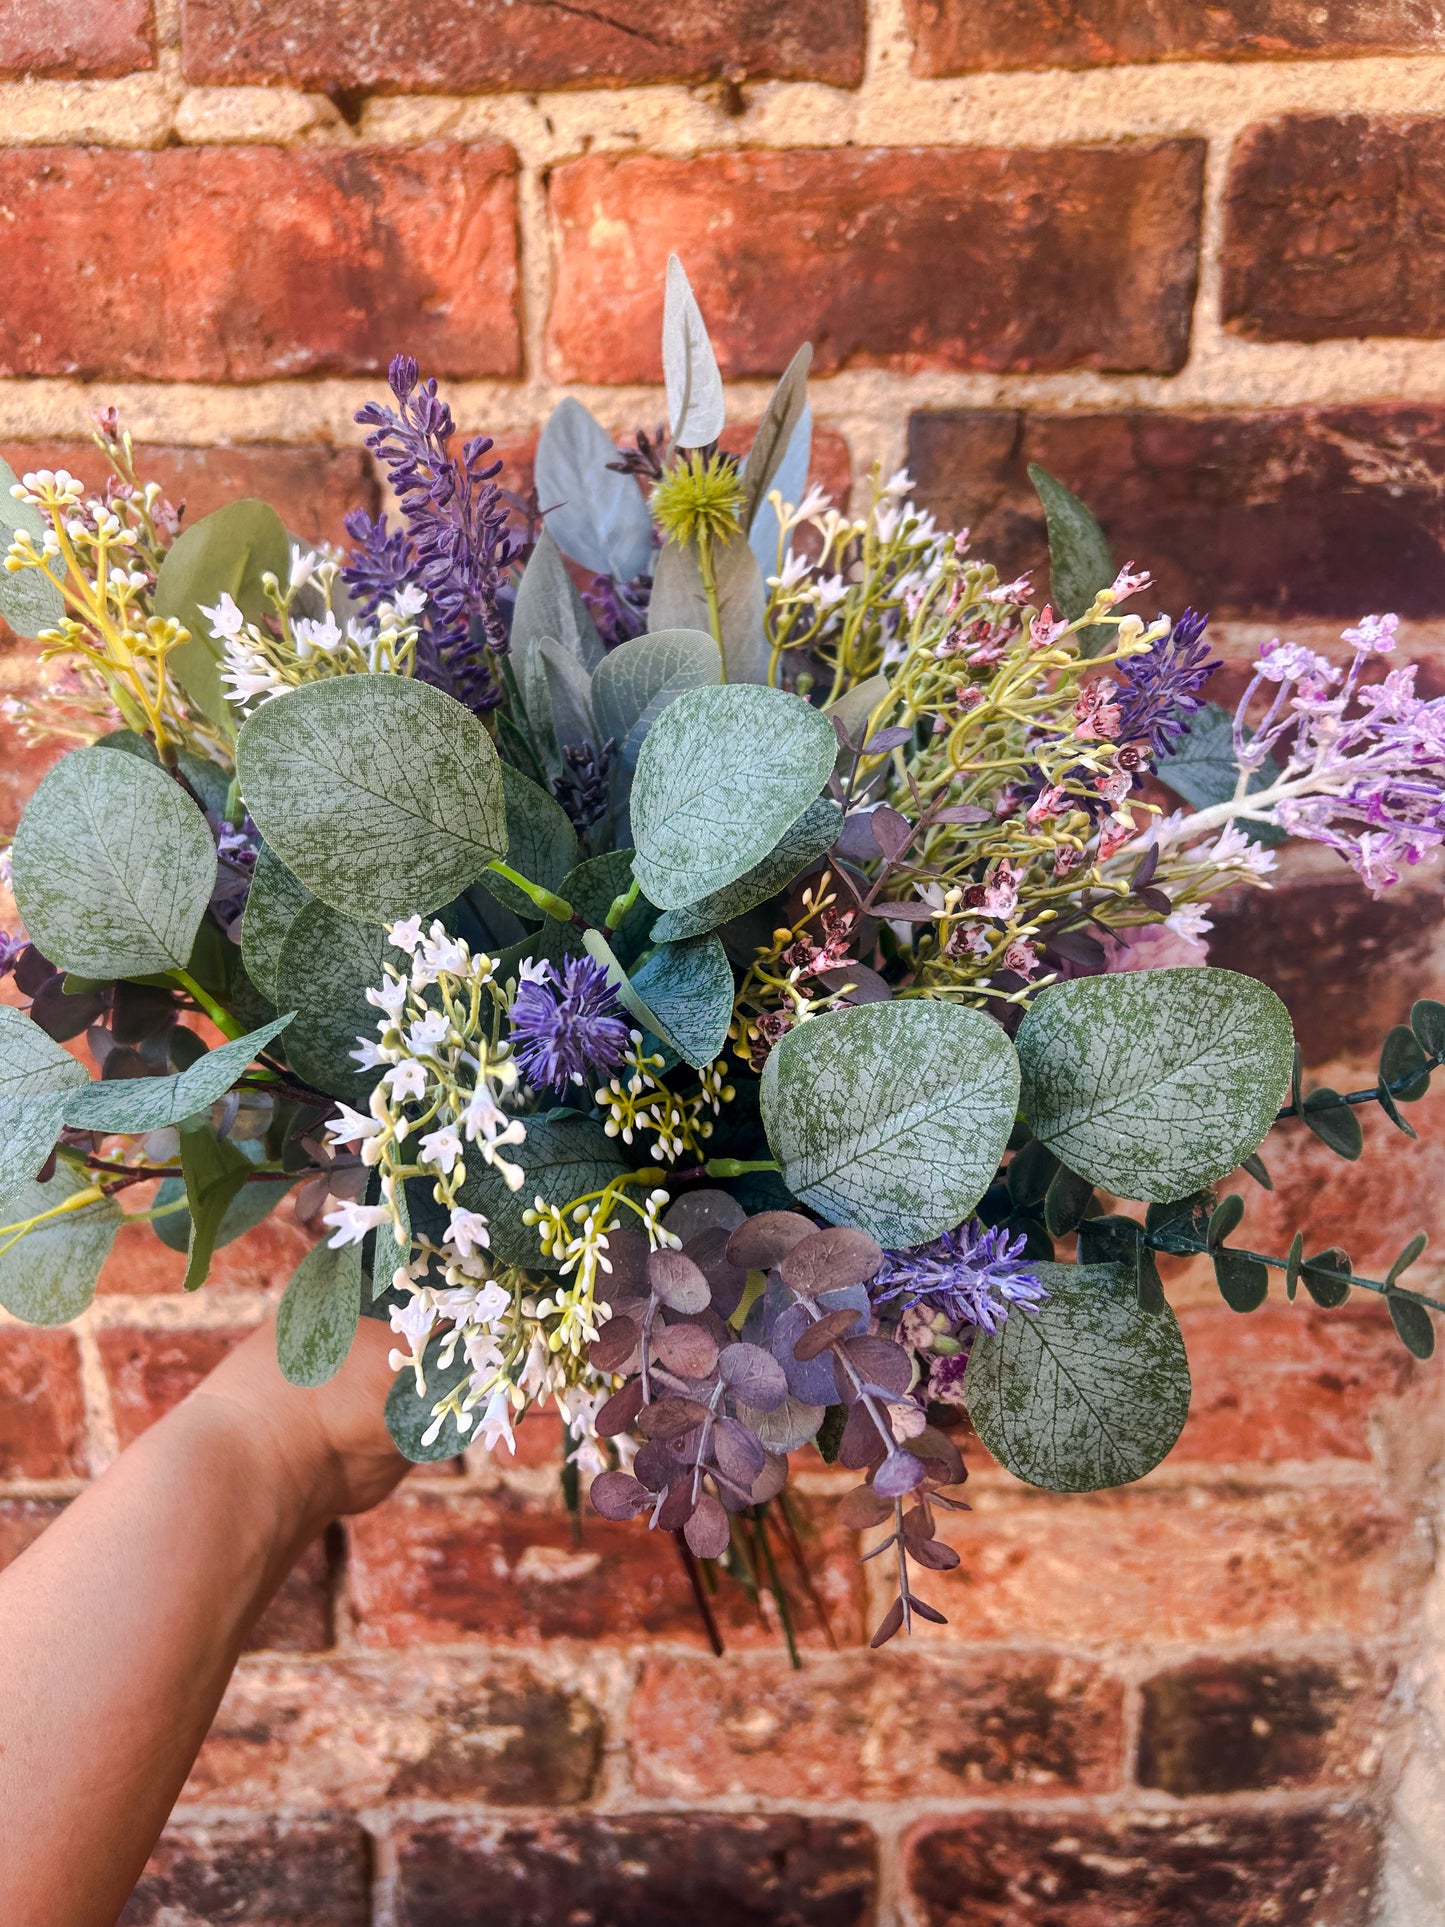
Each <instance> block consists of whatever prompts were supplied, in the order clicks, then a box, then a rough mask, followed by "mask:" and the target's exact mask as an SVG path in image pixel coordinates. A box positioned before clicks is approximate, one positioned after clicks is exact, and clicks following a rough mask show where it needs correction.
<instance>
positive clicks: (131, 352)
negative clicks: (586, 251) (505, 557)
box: [0, 144, 521, 382]
mask: <svg viewBox="0 0 1445 1927" xmlns="http://www.w3.org/2000/svg"><path fill="white" fill-rule="evenodd" d="M514 167H515V160H514V157H513V154H512V152H511V149H510V148H507V147H503V146H500V145H497V144H492V145H483V146H440V145H437V146H429V147H415V148H399V147H398V148H371V149H368V148H352V149H346V148H320V147H313V148H307V149H304V150H290V151H288V150H284V149H281V148H276V147H192V148H184V147H172V148H166V149H164V150H162V151H161V152H159V153H139V152H126V151H124V150H122V149H119V148H98V147H45V148H14V149H10V150H9V151H7V152H4V153H0V208H3V210H4V215H5V220H6V229H5V234H6V258H7V260H8V261H9V262H10V263H11V264H12V273H11V276H10V280H9V285H8V287H7V289H6V300H5V312H4V315H3V317H0V374H4V375H75V376H80V377H82V378H87V379H93V378H96V377H103V376H106V377H120V378H132V379H142V380H149V379H156V380H169V381H228V382H244V381H265V380H275V379H278V378H281V377H288V376H291V377H294V376H301V375H311V376H316V375H346V374H353V375H361V374H379V373H381V372H382V371H383V370H384V369H385V368H386V365H387V362H388V361H389V360H390V358H391V356H392V355H393V354H395V353H396V352H397V350H398V349H400V348H403V347H404V348H406V349H407V350H408V351H409V352H410V353H412V354H414V355H416V356H417V357H418V358H419V359H420V360H421V361H422V363H423V364H424V365H425V367H426V369H427V371H428V372H429V373H431V374H436V375H451V376H459V375H513V374H516V373H518V372H519V370H520V366H521V342H520V335H519V332H518V321H517V312H516V300H517V236H516V190H515V182H514V178H513V175H514ZM77 286H85V287H87V288H88V289H89V290H90V291H91V292H90V294H89V295H88V297H87V298H86V299H85V300H77V299H76V298H75V289H76V287H77Z"/></svg>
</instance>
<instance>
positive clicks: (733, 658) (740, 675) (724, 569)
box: [647, 535, 770, 683]
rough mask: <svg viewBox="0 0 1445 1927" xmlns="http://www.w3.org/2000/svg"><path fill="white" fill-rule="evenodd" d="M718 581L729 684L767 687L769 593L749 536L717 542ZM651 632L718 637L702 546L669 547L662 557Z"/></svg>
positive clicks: (655, 570) (650, 605)
mask: <svg viewBox="0 0 1445 1927" xmlns="http://www.w3.org/2000/svg"><path fill="white" fill-rule="evenodd" d="M712 566H713V575H714V578H715V582H716V588H717V603H718V623H719V628H720V630H721V633H722V653H723V660H724V661H725V662H726V664H727V672H728V681H729V682H757V683H761V682H766V681H767V679H768V663H769V659H770V651H769V648H768V642H767V638H766V636H765V635H764V633H763V612H764V609H765V607H766V603H767V589H766V587H765V585H764V583H763V574H762V570H761V569H760V568H759V567H758V558H757V557H756V556H755V555H754V554H753V552H752V549H751V547H750V546H749V544H748V540H747V538H746V536H742V535H735V536H732V537H731V538H730V539H729V540H728V541H726V542H715V543H714V544H713V551H712ZM647 627H648V629H649V630H650V631H651V632H652V633H653V634H661V633H662V632H664V631H667V630H672V629H704V630H706V631H707V632H708V633H709V634H711V633H712V625H711V617H710V612H709V609H708V600H707V591H706V590H705V589H704V588H703V583H702V567H701V564H700V563H699V561H698V555H697V549H696V546H695V545H694V544H692V543H688V544H687V545H686V546H685V547H684V546H681V545H679V544H678V543H677V542H669V543H667V545H666V546H665V547H664V548H662V549H660V550H659V551H658V555H657V560H656V563H655V564H654V567H653V576H652V600H651V601H650V602H649V603H648V605H647Z"/></svg>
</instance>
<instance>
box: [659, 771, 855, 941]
mask: <svg viewBox="0 0 1445 1927" xmlns="http://www.w3.org/2000/svg"><path fill="white" fill-rule="evenodd" d="M842 821H843V813H842V811H841V810H840V809H839V808H838V805H837V804H836V803H835V802H833V801H832V799H831V798H830V797H827V796H820V797H819V798H818V799H817V801H816V802H813V803H810V804H809V805H808V807H807V809H805V810H804V811H803V814H802V815H801V816H800V817H799V818H798V820H797V822H796V823H793V824H790V825H789V827H788V828H787V829H786V830H785V831H784V832H783V834H782V837H781V838H780V839H779V841H778V844H777V847H776V848H775V849H772V850H770V851H769V852H768V854H767V855H766V856H765V857H764V858H763V860H762V862H761V863H759V864H756V865H755V866H754V867H753V868H752V869H751V870H749V871H748V873H747V875H746V876H740V877H739V878H738V879H737V881H736V882H735V883H728V884H725V885H724V886H723V888H722V889H721V890H715V891H714V892H713V893H712V895H711V896H707V897H704V898H703V899H702V901H701V902H700V903H690V904H688V905H687V907H686V908H685V909H682V910H669V911H667V912H666V914H665V915H663V916H660V917H659V918H658V919H657V922H656V923H655V924H653V926H652V940H653V942H654V943H676V942H677V941H678V940H679V939H680V938H683V937H696V936H700V935H701V934H702V933H703V931H705V930H716V928H717V927H718V925H719V924H720V923H728V922H730V921H731V920H732V918H734V917H740V916H742V914H743V913H744V911H746V910H752V909H754V908H756V906H757V905H758V904H760V903H766V902H767V900H768V898H769V897H772V896H776V895H777V893H778V891H779V890H781V889H783V888H784V887H785V886H786V885H787V884H789V883H791V882H792V880H793V878H794V877H796V876H801V875H802V873H803V872H804V871H805V870H806V869H808V868H809V867H810V866H811V865H812V864H814V863H816V862H817V860H818V858H819V857H820V856H822V855H824V854H825V852H826V851H828V850H830V849H831V848H832V847H833V844H834V842H835V841H836V839H837V835H838V831H839V828H840V826H841V824H842Z"/></svg>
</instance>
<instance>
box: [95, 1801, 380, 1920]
mask: <svg viewBox="0 0 1445 1927" xmlns="http://www.w3.org/2000/svg"><path fill="white" fill-rule="evenodd" d="M370 1887H371V1863H370V1851H369V1848H368V1843H367V1840H366V1836H365V1834H363V1833H362V1831H361V1829H360V1827H358V1826H357V1825H356V1823H355V1821H352V1820H341V1819H335V1820H325V1819H322V1820H255V1821H251V1820H221V1821H199V1820H196V1821H180V1822H176V1823H173V1824H172V1825H171V1826H169V1827H167V1828H166V1830H165V1832H164V1833H163V1834H162V1835H161V1838H160V1842H159V1844H158V1845H157V1847H156V1850H155V1852H154V1853H153V1854H152V1855H151V1857H150V1860H149V1862H148V1863H147V1866H146V1870H145V1872H144V1873H143V1874H142V1875H141V1877H140V1880H139V1881H138V1882H137V1884H136V1889H135V1892H134V1893H133V1894H132V1895H131V1897H130V1900H129V1902H128V1904H127V1906H126V1909H125V1911H124V1913H122V1915H121V1917H120V1920H119V1922H118V1923H117V1927H212V1923H213V1922H217V1921H226V1922H227V1923H228V1927H317V1923H318V1922H320V1921H325V1923H326V1927H368V1923H369V1922H370V1920H371V1901H370Z"/></svg>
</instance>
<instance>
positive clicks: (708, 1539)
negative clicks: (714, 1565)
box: [683, 1492, 733, 1559]
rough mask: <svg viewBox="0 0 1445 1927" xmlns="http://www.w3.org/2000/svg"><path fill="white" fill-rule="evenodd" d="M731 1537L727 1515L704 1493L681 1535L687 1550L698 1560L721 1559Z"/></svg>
mask: <svg viewBox="0 0 1445 1927" xmlns="http://www.w3.org/2000/svg"><path fill="white" fill-rule="evenodd" d="M732 1536H733V1535H732V1527H731V1526H730V1525H729V1524H728V1515H727V1513H726V1512H725V1511H724V1510H723V1508H722V1507H721V1505H719V1503H718V1501H717V1500H716V1499H715V1498H714V1497H713V1496H712V1494H711V1493H710V1492H704V1493H703V1494H702V1495H701V1497H700V1498H699V1499H698V1502H697V1506H696V1508H695V1510H694V1512H693V1515H692V1517H691V1518H690V1519H689V1520H688V1522H687V1529H686V1530H685V1532H684V1533H683V1537H684V1538H685V1539H686V1540H687V1544H688V1550H689V1551H690V1552H692V1553H693V1554H695V1555H696V1557H697V1558H699V1559H721V1558H722V1556H723V1554H724V1553H725V1552H726V1551H727V1549H728V1545H729V1544H730V1542H731V1540H732Z"/></svg>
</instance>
